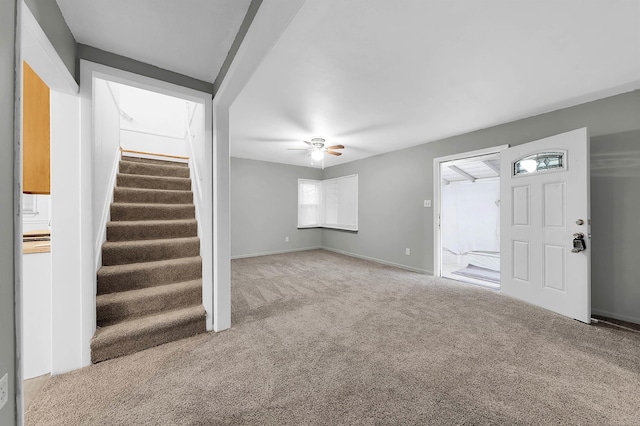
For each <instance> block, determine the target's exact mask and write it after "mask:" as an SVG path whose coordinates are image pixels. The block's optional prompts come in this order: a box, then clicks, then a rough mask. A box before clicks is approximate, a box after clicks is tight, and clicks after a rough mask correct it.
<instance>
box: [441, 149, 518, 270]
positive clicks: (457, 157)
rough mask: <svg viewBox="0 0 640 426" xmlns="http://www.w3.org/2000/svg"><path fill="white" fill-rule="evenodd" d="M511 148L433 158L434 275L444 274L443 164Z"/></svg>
mask: <svg viewBox="0 0 640 426" xmlns="http://www.w3.org/2000/svg"><path fill="white" fill-rule="evenodd" d="M507 148H509V145H498V146H494V147H491V148H483V149H477V150H474V151H468V152H461V153H458V154H451V155H446V156H444V157H438V158H434V159H433V237H434V238H433V275H434V276H436V277H441V276H442V259H441V257H442V256H441V251H442V235H441V230H440V216H441V215H442V200H441V197H442V188H441V183H440V182H441V180H442V170H441V164H442V163H447V162H449V161H455V160H466V159H471V158H473V159H474V160H475V159H476V157H482V156H486V155H491V154H496V153H498V152H500V151H502V150H504V149H507Z"/></svg>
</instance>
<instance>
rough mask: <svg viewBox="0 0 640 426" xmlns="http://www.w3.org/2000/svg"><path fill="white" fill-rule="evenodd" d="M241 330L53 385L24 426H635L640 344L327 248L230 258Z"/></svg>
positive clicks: (638, 339)
mask: <svg viewBox="0 0 640 426" xmlns="http://www.w3.org/2000/svg"><path fill="white" fill-rule="evenodd" d="M232 274H233V290H232V291H233V295H232V303H233V320H234V326H233V328H232V329H231V330H229V331H226V332H224V333H219V334H212V333H207V334H201V335H198V336H195V337H191V338H188V339H184V340H181V341H178V342H172V343H168V344H165V345H162V346H159V347H155V348H151V349H148V350H145V351H142V352H138V353H135V354H133V355H128V356H124V357H121V358H117V359H113V360H109V361H105V362H102V363H100V364H97V365H93V366H91V367H88V368H85V369H83V370H80V371H76V372H72V373H68V374H65V375H62V376H57V377H53V378H52V379H51V380H49V382H48V383H47V384H46V386H45V388H44V390H43V391H42V392H41V393H40V394H39V395H38V397H37V398H36V400H35V401H33V403H32V404H31V406H30V409H29V411H28V412H27V413H26V422H27V425H139V424H142V425H147V424H148V425H208V424H234V425H245V424H249V425H301V424H310V425H329V424H365V425H374V424H434V425H436V424H437V425H445V424H446V425H449V424H455V425H484V424H508V425H519V424H523V425H524V424H532V425H540V424H553V425H565V424H575V425H638V424H640V404H639V403H638V401H640V335H639V334H638V333H634V332H627V331H619V330H614V329H611V328H604V327H598V326H588V325H584V324H581V323H579V322H576V321H573V320H570V319H566V318H564V317H561V316H559V315H555V314H552V313H549V312H546V311H544V310H542V309H538V308H535V307H532V306H529V305H526V304H524V303H521V302H518V301H516V300H512V299H509V298H507V297H504V296H502V295H500V294H499V293H496V292H494V291H493V290H488V289H484V288H481V287H474V286H471V285H466V284H457V283H455V282H453V281H448V280H440V279H434V278H432V277H428V276H424V275H420V274H415V273H412V272H407V271H403V270H399V269H395V268H391V267H386V266H382V265H379V264H375V263H371V262H366V261H362V260H358V259H354V258H349V257H344V256H340V255H337V254H334V253H329V252H326V251H320V250H318V251H310V252H301V253H296V254H288V255H278V256H268V257H261V258H253V259H243V260H236V261H233V262H232Z"/></svg>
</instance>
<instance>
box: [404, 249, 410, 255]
mask: <svg viewBox="0 0 640 426" xmlns="http://www.w3.org/2000/svg"><path fill="white" fill-rule="evenodd" d="M404 254H406V255H407V256H411V249H408V248H407V249H404Z"/></svg>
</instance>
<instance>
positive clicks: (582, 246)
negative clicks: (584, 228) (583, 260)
mask: <svg viewBox="0 0 640 426" xmlns="http://www.w3.org/2000/svg"><path fill="white" fill-rule="evenodd" d="M586 249H587V243H585V241H584V234H583V233H582V232H576V233H575V234H573V248H572V249H571V253H580V252H581V251H585V250H586Z"/></svg>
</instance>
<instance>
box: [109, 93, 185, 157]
mask: <svg viewBox="0 0 640 426" xmlns="http://www.w3.org/2000/svg"><path fill="white" fill-rule="evenodd" d="M111 85H112V87H113V86H117V87H118V93H119V104H120V109H121V110H122V111H123V112H124V113H125V114H126V115H122V116H120V143H121V145H122V147H123V148H125V149H132V150H136V151H145V152H153V153H162V154H170V155H179V156H187V155H188V147H187V144H186V142H185V134H186V123H185V113H186V110H185V101H184V100H183V99H179V98H175V97H172V96H167V95H163V94H161V93H156V92H151V91H149V90H143V89H138V88H136V87H131V86H126V85H121V84H117V83H111Z"/></svg>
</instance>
